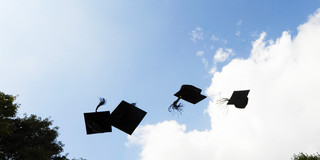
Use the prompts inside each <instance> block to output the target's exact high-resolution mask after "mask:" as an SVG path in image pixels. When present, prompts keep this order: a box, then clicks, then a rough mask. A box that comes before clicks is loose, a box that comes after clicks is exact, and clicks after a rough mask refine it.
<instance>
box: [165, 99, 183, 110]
mask: <svg viewBox="0 0 320 160" xmlns="http://www.w3.org/2000/svg"><path fill="white" fill-rule="evenodd" d="M180 99H181V96H180V97H178V99H177V100H175V101H174V102H173V103H172V104H171V105H170V107H169V108H168V111H169V112H172V111H173V110H177V111H178V112H179V113H180V114H181V112H182V107H183V105H182V104H181V103H179V104H178V102H179V100H180Z"/></svg>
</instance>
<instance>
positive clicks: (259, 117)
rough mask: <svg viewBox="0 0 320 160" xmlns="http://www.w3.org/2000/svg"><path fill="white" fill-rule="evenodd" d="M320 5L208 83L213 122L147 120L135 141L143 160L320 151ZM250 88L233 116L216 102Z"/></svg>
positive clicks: (218, 159)
mask: <svg viewBox="0 0 320 160" xmlns="http://www.w3.org/2000/svg"><path fill="white" fill-rule="evenodd" d="M319 12H320V10H319V11H318V12H317V13H316V14H314V15H312V16H310V18H309V20H308V22H307V23H305V24H303V25H301V26H299V27H298V34H297V36H296V37H294V38H292V37H291V35H290V34H289V33H288V32H283V34H282V36H281V37H280V38H278V39H277V40H276V41H275V42H273V41H269V42H266V41H265V40H264V39H265V36H266V34H265V33H262V34H261V35H260V38H259V39H258V40H256V41H255V42H253V43H252V46H253V48H252V51H251V56H250V57H249V58H248V59H234V60H232V61H231V62H230V63H229V64H227V65H226V66H225V67H223V69H222V71H221V72H216V73H215V74H214V76H213V78H212V84H211V85H210V87H209V88H208V89H207V95H208V96H209V97H210V98H211V101H210V103H209V107H208V109H207V112H208V114H209V115H210V117H211V128H210V129H209V130H205V131H198V130H194V131H190V132H186V131H185V128H186V126H185V125H181V124H178V123H177V122H175V121H165V122H161V123H158V124H155V125H147V126H142V127H139V128H138V129H137V131H136V132H135V133H134V134H133V135H132V136H131V137H129V142H130V143H133V144H138V145H140V146H141V147H142V152H141V153H140V154H141V160H157V159H161V160H162V159H171V160H182V159H183V160H193V159H201V160H212V159H215V160H234V159H246V160H256V159H260V160H270V159H290V157H292V155H293V154H294V153H298V152H307V153H314V152H317V151H319V150H320V137H319V135H320V123H319V122H320V107H319V105H318V101H317V99H318V95H319V94H318V91H319V90H320V83H319V82H320V72H319V71H318V69H319V68H320V63H319V62H318V60H319V59H320V54H319V51H320V45H319V41H320V13H319ZM240 89H251V91H250V93H249V104H248V106H247V107H246V108H245V109H242V110H241V109H235V108H234V107H230V109H229V112H228V114H227V115H225V114H222V113H221V112H220V111H219V109H218V108H219V107H217V105H216V104H215V101H216V100H217V99H218V98H220V97H229V96H230V95H231V93H232V91H234V90H240Z"/></svg>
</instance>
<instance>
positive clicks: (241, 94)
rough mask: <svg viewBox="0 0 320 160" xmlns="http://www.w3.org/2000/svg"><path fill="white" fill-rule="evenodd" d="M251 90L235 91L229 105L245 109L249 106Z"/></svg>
mask: <svg viewBox="0 0 320 160" xmlns="http://www.w3.org/2000/svg"><path fill="white" fill-rule="evenodd" d="M249 91H250V90H243V91H234V92H233V94H232V95H231V98H230V99H229V101H228V104H234V105H235V106H236V108H245V107H246V106H247V104H248V97H247V96H248V94H249Z"/></svg>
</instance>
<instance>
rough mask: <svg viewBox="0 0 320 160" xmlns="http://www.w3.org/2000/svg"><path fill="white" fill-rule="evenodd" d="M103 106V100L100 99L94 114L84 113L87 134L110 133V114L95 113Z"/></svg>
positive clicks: (107, 112)
mask: <svg viewBox="0 0 320 160" xmlns="http://www.w3.org/2000/svg"><path fill="white" fill-rule="evenodd" d="M104 104H105V99H104V98H100V103H99V104H98V106H97V108H96V112H90V113H84V121H85V124H86V131H87V134H95V133H104V132H111V131H112V129H111V119H110V112H109V111H105V112H97V109H98V108H99V107H100V106H101V105H104Z"/></svg>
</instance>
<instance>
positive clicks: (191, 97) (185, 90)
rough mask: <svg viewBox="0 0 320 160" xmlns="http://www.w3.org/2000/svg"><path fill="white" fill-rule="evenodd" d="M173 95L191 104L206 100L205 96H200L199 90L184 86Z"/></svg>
mask: <svg viewBox="0 0 320 160" xmlns="http://www.w3.org/2000/svg"><path fill="white" fill-rule="evenodd" d="M174 95H175V96H176V97H180V98H181V99H183V100H185V101H188V102H190V103H192V104H196V103H198V102H200V101H201V100H203V99H205V98H206V96H204V95H202V94H201V89H200V88H197V87H195V86H192V85H186V84H184V85H182V86H181V88H180V90H179V91H178V92H177V93H176V94H174Z"/></svg>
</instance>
